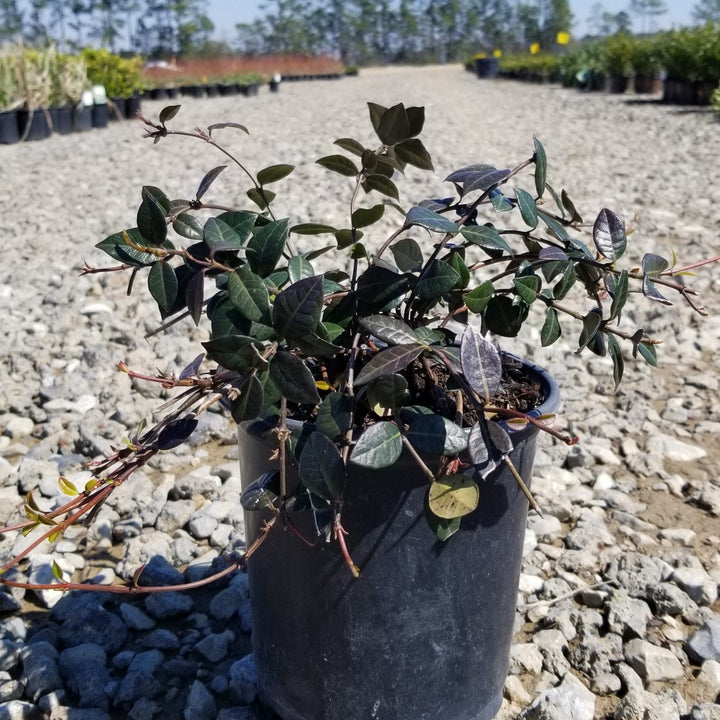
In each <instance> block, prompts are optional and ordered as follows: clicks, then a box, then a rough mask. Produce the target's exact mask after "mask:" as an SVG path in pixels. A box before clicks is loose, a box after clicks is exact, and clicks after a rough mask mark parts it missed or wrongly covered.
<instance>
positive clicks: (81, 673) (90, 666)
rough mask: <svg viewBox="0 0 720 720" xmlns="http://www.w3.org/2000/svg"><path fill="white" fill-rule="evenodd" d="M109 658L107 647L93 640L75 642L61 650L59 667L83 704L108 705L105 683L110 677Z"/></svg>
mask: <svg viewBox="0 0 720 720" xmlns="http://www.w3.org/2000/svg"><path fill="white" fill-rule="evenodd" d="M106 660H107V655H106V653H105V650H103V648H102V647H100V645H93V644H91V643H83V644H81V645H76V646H75V647H71V648H68V649H66V650H63V651H62V652H61V653H60V658H59V660H58V667H59V668H60V673H61V674H62V676H63V678H64V680H65V687H66V688H67V689H68V690H70V692H72V693H74V694H75V695H76V696H77V697H78V698H79V705H80V707H84V708H98V709H102V710H107V709H108V708H109V700H108V697H107V695H106V694H105V687H106V686H107V684H108V683H109V682H110V680H111V677H110V673H109V672H108V670H107V668H106Z"/></svg>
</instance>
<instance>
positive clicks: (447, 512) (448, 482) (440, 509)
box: [428, 475, 480, 520]
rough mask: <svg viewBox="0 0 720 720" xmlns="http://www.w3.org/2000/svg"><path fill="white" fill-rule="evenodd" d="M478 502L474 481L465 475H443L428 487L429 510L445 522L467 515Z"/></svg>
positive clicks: (478, 495)
mask: <svg viewBox="0 0 720 720" xmlns="http://www.w3.org/2000/svg"><path fill="white" fill-rule="evenodd" d="M479 501H480V490H479V489H478V486H477V484H476V483H475V481H474V480H473V479H472V478H470V477H467V476H466V475H444V476H443V477H441V478H440V479H439V480H436V481H435V482H434V483H432V485H430V490H429V494H428V505H429V507H430V510H431V511H432V512H433V513H434V514H435V515H437V516H438V517H440V518H444V519H446V520H452V519H454V518H460V517H463V516H465V515H469V514H470V513H471V512H472V511H473V510H475V508H476V507H477V504H478V502H479Z"/></svg>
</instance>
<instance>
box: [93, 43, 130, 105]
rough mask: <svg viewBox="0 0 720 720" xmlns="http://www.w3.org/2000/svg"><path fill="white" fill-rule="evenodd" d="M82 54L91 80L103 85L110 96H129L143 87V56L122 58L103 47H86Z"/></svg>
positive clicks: (94, 83) (95, 83)
mask: <svg viewBox="0 0 720 720" xmlns="http://www.w3.org/2000/svg"><path fill="white" fill-rule="evenodd" d="M81 54H82V57H83V59H84V61H85V63H86V64H87V74H88V78H89V79H90V82H91V83H92V84H93V85H103V86H104V87H105V92H106V93H107V96H108V97H111V98H113V97H117V98H127V97H130V96H131V95H133V94H134V93H135V92H138V91H139V90H142V89H143V83H142V66H143V61H142V58H140V57H137V56H135V57H132V58H122V57H120V56H119V55H114V54H113V53H111V52H109V51H108V50H105V49H102V48H101V49H97V48H85V49H84V50H83V51H82V53H81Z"/></svg>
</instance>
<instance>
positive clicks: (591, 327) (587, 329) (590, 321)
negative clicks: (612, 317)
mask: <svg viewBox="0 0 720 720" xmlns="http://www.w3.org/2000/svg"><path fill="white" fill-rule="evenodd" d="M601 325H602V315H601V314H600V313H599V312H595V311H594V310H591V311H590V312H589V313H587V315H585V317H584V318H583V329H582V330H581V332H580V339H579V340H578V346H579V347H581V348H584V347H585V346H586V345H587V344H588V343H589V342H590V341H591V340H592V339H593V338H594V337H595V335H596V334H597V332H598V330H599V329H600V326H601Z"/></svg>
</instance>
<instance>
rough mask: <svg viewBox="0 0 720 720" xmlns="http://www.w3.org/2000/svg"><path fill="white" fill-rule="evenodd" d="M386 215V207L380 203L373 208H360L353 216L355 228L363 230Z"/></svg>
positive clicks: (352, 220)
mask: <svg viewBox="0 0 720 720" xmlns="http://www.w3.org/2000/svg"><path fill="white" fill-rule="evenodd" d="M384 213H385V206H384V205H383V204H382V203H380V204H378V205H373V206H372V207H371V208H358V209H357V210H355V212H354V213H353V214H352V216H351V219H350V220H351V223H352V226H353V227H354V228H363V227H367V226H368V225H372V224H373V223H376V222H377V221H378V220H379V219H380V218H381V217H382V216H383V214H384Z"/></svg>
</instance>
